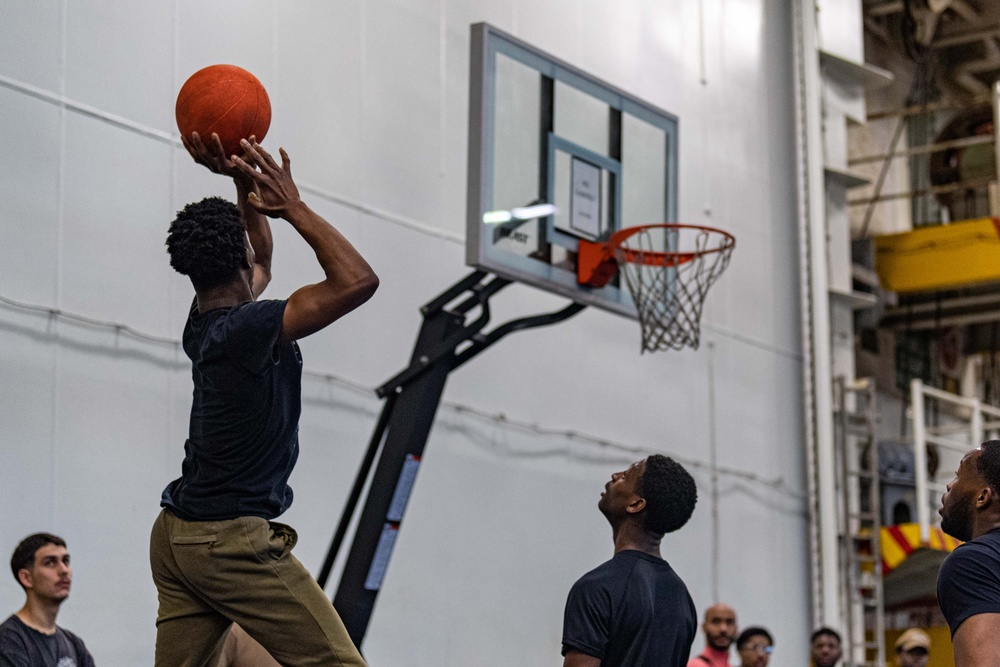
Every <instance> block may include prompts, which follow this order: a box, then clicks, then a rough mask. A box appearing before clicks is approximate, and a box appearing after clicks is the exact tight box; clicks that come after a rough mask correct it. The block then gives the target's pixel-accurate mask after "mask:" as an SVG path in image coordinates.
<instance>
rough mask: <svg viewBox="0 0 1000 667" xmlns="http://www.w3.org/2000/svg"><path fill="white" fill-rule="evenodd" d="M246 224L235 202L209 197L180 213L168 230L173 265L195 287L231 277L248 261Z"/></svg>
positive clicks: (219, 283) (199, 288) (208, 287)
mask: <svg viewBox="0 0 1000 667" xmlns="http://www.w3.org/2000/svg"><path fill="white" fill-rule="evenodd" d="M245 238H246V224H245V223H244V222H243V218H242V216H241V215H240V211H239V209H238V208H236V205H235V204H233V203H232V202H230V201H226V200H225V199H222V198H221V197H206V198H205V199H202V200H201V201H199V202H194V203H193V204H188V205H187V206H185V207H184V208H183V209H182V210H180V211H178V212H177V218H176V219H175V220H174V221H173V222H171V223H170V231H169V232H168V233H167V252H168V253H169V254H170V266H172V267H174V270H175V271H177V273H180V274H183V275H185V276H187V277H188V278H190V279H191V283H192V284H193V285H194V288H195V289H196V290H206V289H211V288H213V287H218V286H219V285H222V284H223V283H225V282H227V281H229V280H232V279H233V278H234V277H235V276H236V274H237V273H238V272H239V270H240V267H241V266H242V265H243V262H244V261H246V256H247V255H246V252H247V249H246V241H245Z"/></svg>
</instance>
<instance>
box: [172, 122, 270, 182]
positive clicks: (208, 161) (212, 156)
mask: <svg viewBox="0 0 1000 667" xmlns="http://www.w3.org/2000/svg"><path fill="white" fill-rule="evenodd" d="M250 141H256V137H250ZM181 142H183V143H184V148H186V149H187V152H188V153H190V154H191V157H192V158H194V161H195V162H197V163H198V164H200V165H202V166H204V167H206V168H207V169H208V170H209V171H211V172H212V173H213V174H222V175H223V176H229V177H230V178H233V179H235V180H238V181H243V182H244V183H246V184H250V183H253V180H252V179H251V178H250V177H248V176H247V175H246V174H245V173H243V171H242V170H241V169H240V168H239V167H237V166H236V163H235V162H233V160H232V158H231V157H229V156H227V155H226V151H224V150H223V149H222V141H221V140H220V139H219V135H218V134H216V133H215V132H213V133H212V136H211V137H209V140H208V146H206V145H205V142H204V140H202V138H201V136H200V135H199V134H198V133H197V132H192V133H191V138H190V139H188V138H187V137H185V136H181Z"/></svg>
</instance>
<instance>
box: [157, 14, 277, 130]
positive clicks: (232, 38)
mask: <svg viewBox="0 0 1000 667" xmlns="http://www.w3.org/2000/svg"><path fill="white" fill-rule="evenodd" d="M164 4H166V3H164ZM173 4H174V5H176V12H177V18H176V19H175V23H176V25H177V29H176V32H177V36H176V47H175V52H174V62H175V63H176V67H177V71H176V72H175V74H174V78H173V85H174V86H175V90H179V89H180V86H181V85H183V83H184V81H185V80H186V79H187V78H188V77H189V76H191V75H192V74H194V73H195V72H197V71H198V70H200V69H201V68H202V67H207V66H209V65H215V64H217V63H227V64H230V65H237V66H239V67H242V68H243V69H246V70H249V71H250V72H252V73H253V74H254V76H256V77H257V78H258V79H260V82H261V83H262V84H264V87H265V88H267V89H269V87H270V86H272V85H273V84H274V81H275V79H274V75H275V72H274V64H275V52H274V46H275V34H274V25H275V14H276V12H277V9H276V8H277V6H278V3H274V2H270V0H215V1H213V2H201V1H200V0H174V2H173ZM282 4H283V3H282ZM165 29H166V26H164V30H165ZM175 95H176V92H175ZM273 104H274V101H272V105H273ZM173 109H174V102H173V101H171V102H170V111H171V113H173ZM272 111H273V106H272ZM171 129H172V128H171Z"/></svg>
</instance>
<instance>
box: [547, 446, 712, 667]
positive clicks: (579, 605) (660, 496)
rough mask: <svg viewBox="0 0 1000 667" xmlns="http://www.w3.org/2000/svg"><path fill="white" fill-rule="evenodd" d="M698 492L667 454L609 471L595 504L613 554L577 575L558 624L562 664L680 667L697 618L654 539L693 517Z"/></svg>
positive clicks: (692, 604) (682, 587)
mask: <svg viewBox="0 0 1000 667" xmlns="http://www.w3.org/2000/svg"><path fill="white" fill-rule="evenodd" d="M697 498H698V492H697V489H696V488H695V484H694V480H693V479H692V478H691V475H689V474H688V472H687V471H686V470H685V469H684V468H683V467H682V466H681V465H680V464H679V463H677V462H676V461H674V460H673V459H670V458H667V457H665V456H661V455H659V454H654V455H653V456H650V457H649V458H647V459H645V460H643V461H638V462H636V463H634V464H632V465H631V466H630V467H629V468H628V469H627V470H625V471H624V472H618V473H615V474H613V475H612V476H611V481H610V482H608V483H607V484H606V485H605V486H604V493H602V494H601V500H600V501H599V502H598V503H597V507H598V509H600V510H601V513H602V514H604V516H605V518H607V520H608V522H609V523H610V524H611V530H612V536H613V539H614V545H615V555H614V558H612V559H611V560H609V561H608V562H606V563H604V564H603V565H601V566H599V567H597V568H596V569H594V570H591V571H590V572H588V573H587V574H585V575H584V576H583V577H581V578H580V580H579V581H577V582H576V583H575V584H574V585H573V588H572V590H570V593H569V599H568V600H567V602H566V613H565V619H564V622H563V639H562V644H563V648H562V654H563V655H564V656H565V659H564V662H563V665H564V667H654V666H655V667H683V665H684V664H685V663H686V662H687V657H688V655H689V653H690V651H691V643H692V642H693V641H694V635H695V628H696V627H697V616H696V612H695V608H694V603H693V602H692V601H691V596H690V595H689V594H688V590H687V587H686V586H685V585H684V582H683V581H681V579H680V577H678V576H677V574H676V573H675V572H674V571H673V569H672V568H671V567H670V565H668V564H667V562H666V561H665V560H663V557H662V556H661V555H660V541H661V540H662V539H663V535H664V534H665V533H671V532H673V531H675V530H677V529H678V528H680V527H681V526H683V525H684V524H685V523H687V521H688V519H689V518H691V513H692V512H693V511H694V506H695V502H696V501H697Z"/></svg>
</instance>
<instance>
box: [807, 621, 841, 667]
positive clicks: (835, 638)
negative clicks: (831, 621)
mask: <svg viewBox="0 0 1000 667" xmlns="http://www.w3.org/2000/svg"><path fill="white" fill-rule="evenodd" d="M809 643H810V652H809V657H810V659H811V661H812V664H813V667H833V666H834V665H836V664H837V662H838V661H839V660H840V656H841V655H842V654H843V650H842V649H841V648H840V633H838V632H837V631H836V630H834V629H832V628H826V627H823V628H819V629H818V630H816V632H814V633H812V637H811V639H810V642H809Z"/></svg>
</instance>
